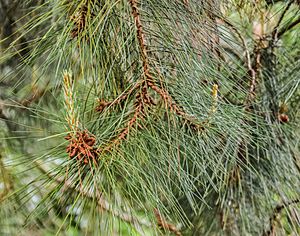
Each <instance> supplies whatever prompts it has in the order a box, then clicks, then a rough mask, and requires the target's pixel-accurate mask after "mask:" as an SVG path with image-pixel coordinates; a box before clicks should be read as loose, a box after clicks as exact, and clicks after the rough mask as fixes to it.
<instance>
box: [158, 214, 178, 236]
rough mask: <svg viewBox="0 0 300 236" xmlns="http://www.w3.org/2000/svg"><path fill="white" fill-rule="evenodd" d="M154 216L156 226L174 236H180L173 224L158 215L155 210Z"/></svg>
mask: <svg viewBox="0 0 300 236" xmlns="http://www.w3.org/2000/svg"><path fill="white" fill-rule="evenodd" d="M154 214H155V217H156V220H157V225H158V226H159V227H161V228H163V229H164V230H166V231H169V232H172V233H174V234H175V235H176V236H181V235H182V234H181V232H180V231H179V229H177V227H176V226H175V225H173V224H170V223H168V222H167V221H166V219H164V218H163V217H162V215H161V214H160V213H159V211H158V210H157V209H154Z"/></svg>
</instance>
